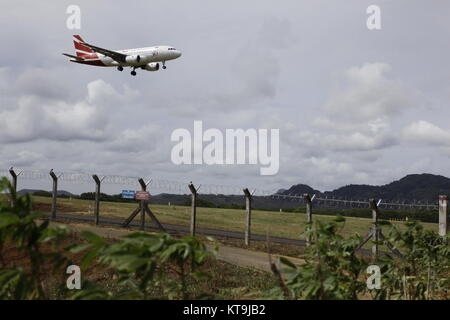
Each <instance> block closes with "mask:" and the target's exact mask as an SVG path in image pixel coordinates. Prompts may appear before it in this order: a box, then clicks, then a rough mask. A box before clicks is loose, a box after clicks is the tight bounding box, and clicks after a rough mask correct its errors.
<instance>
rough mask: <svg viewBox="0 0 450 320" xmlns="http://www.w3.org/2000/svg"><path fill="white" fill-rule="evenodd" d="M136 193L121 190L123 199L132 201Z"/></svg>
mask: <svg viewBox="0 0 450 320" xmlns="http://www.w3.org/2000/svg"><path fill="white" fill-rule="evenodd" d="M135 196H136V192H135V191H134V190H122V198H123V199H134V197H135Z"/></svg>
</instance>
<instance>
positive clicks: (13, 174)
mask: <svg viewBox="0 0 450 320" xmlns="http://www.w3.org/2000/svg"><path fill="white" fill-rule="evenodd" d="M9 174H10V175H11V177H12V187H13V190H14V192H17V177H18V174H17V173H16V172H15V171H14V168H13V167H11V168H9ZM19 174H20V173H19Z"/></svg>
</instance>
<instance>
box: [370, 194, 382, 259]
mask: <svg viewBox="0 0 450 320" xmlns="http://www.w3.org/2000/svg"><path fill="white" fill-rule="evenodd" d="M369 204H370V209H371V210H372V223H373V225H372V241H373V245H372V259H373V260H376V259H377V257H378V241H379V238H380V237H379V229H378V213H379V211H378V205H377V203H376V202H375V199H370V200H369Z"/></svg>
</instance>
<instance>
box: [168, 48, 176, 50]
mask: <svg viewBox="0 0 450 320" xmlns="http://www.w3.org/2000/svg"><path fill="white" fill-rule="evenodd" d="M168 50H177V49H175V48H169V49H168Z"/></svg>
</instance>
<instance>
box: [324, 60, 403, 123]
mask: <svg viewBox="0 0 450 320" xmlns="http://www.w3.org/2000/svg"><path fill="white" fill-rule="evenodd" d="M390 71H391V66H390V65H388V64H386V63H366V64H364V65H362V66H361V67H357V66H356V67H351V68H349V69H348V70H347V71H346V72H345V76H344V79H343V80H344V81H343V82H344V83H345V85H344V86H340V88H339V89H338V91H337V92H336V93H335V94H334V95H333V96H332V97H331V98H330V99H329V100H328V102H327V103H326V105H325V107H324V110H325V111H326V112H327V113H328V114H329V115H331V116H333V118H334V119H335V118H336V117H337V118H338V119H342V120H347V121H352V122H357V121H370V120H373V119H377V118H382V117H389V116H392V115H397V114H399V113H400V112H402V111H403V110H405V109H406V108H408V107H409V106H410V105H411V103H410V101H409V99H408V95H407V94H406V92H405V89H404V87H403V85H402V83H401V82H400V81H398V80H391V79H389V78H387V74H388V73H389V72H390Z"/></svg>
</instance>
